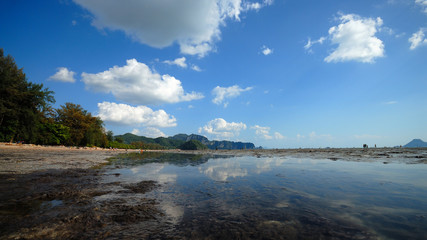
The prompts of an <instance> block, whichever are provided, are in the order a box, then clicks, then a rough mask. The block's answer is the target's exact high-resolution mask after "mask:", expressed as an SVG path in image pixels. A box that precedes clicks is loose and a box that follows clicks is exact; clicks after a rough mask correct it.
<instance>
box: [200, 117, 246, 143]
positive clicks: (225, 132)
mask: <svg viewBox="0 0 427 240" xmlns="http://www.w3.org/2000/svg"><path fill="white" fill-rule="evenodd" d="M245 129H246V124H244V123H242V122H240V123H235V122H231V123H228V122H227V121H225V120H224V119H222V118H216V119H214V120H211V121H209V122H208V123H207V124H206V125H205V126H203V127H201V128H199V133H206V134H211V135H214V136H216V137H221V138H226V139H230V138H233V137H236V136H239V134H240V131H242V130H245Z"/></svg>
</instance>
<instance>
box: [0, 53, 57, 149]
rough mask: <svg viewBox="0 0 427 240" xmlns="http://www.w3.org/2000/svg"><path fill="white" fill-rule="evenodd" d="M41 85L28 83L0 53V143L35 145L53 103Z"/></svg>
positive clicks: (46, 90) (6, 57)
mask: <svg viewBox="0 0 427 240" xmlns="http://www.w3.org/2000/svg"><path fill="white" fill-rule="evenodd" d="M52 94H53V92H52V91H49V89H48V88H43V84H35V83H31V82H28V81H27V78H26V76H25V73H24V72H23V69H22V68H21V69H19V68H18V66H17V65H16V63H15V60H14V59H13V57H11V56H10V55H8V56H4V52H3V49H0V141H13V140H23V141H26V142H31V143H36V142H37V140H38V139H39V137H40V131H41V124H42V122H43V118H44V117H45V113H46V111H47V110H48V109H49V108H50V107H51V104H52V103H54V102H55V99H54V98H53V95H52Z"/></svg>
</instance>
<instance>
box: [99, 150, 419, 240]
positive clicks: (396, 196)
mask: <svg viewBox="0 0 427 240" xmlns="http://www.w3.org/2000/svg"><path fill="white" fill-rule="evenodd" d="M111 164H112V166H113V168H112V170H110V171H109V172H110V173H111V174H110V175H107V176H106V177H105V179H104V181H105V182H115V181H119V182H124V183H136V182H140V181H146V180H154V181H156V182H158V183H159V184H160V187H159V188H157V189H156V190H154V191H152V192H150V193H147V194H145V195H144V197H152V198H155V199H157V201H158V203H159V207H160V208H161V210H162V211H163V212H164V213H165V217H164V219H163V220H162V221H164V223H166V224H165V226H166V227H167V228H170V229H172V231H169V233H170V234H172V235H173V236H165V237H178V238H181V237H183V238H193V239H199V238H221V239H239V238H241V239H244V238H265V239H296V238H304V239H305V238H313V239H319V238H340V239H355V238H356V239H378V238H380V239H427V228H426V226H427V219H426V218H427V174H426V173H427V171H426V170H427V165H426V164H404V163H389V164H384V163H383V162H382V161H378V162H376V161H369V162H358V161H340V160H338V161H332V160H329V159H312V158H304V157H298V158H292V157H259V158H257V157H252V156H244V157H221V156H208V155H185V154H159V153H143V154H128V155H122V156H121V157H119V158H116V159H115V160H113V161H112V163H111ZM114 166H117V167H119V168H117V169H116V168H114ZM170 229H169V230H170Z"/></svg>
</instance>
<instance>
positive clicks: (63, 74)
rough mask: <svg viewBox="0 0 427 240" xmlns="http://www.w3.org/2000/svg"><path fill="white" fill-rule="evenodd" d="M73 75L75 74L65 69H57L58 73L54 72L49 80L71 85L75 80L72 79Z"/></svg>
mask: <svg viewBox="0 0 427 240" xmlns="http://www.w3.org/2000/svg"><path fill="white" fill-rule="evenodd" d="M74 74H76V73H75V72H73V71H70V70H68V69H67V68H65V67H59V68H58V72H56V73H55V74H54V75H52V76H50V77H49V80H52V81H58V82H70V83H73V82H75V81H76V79H74Z"/></svg>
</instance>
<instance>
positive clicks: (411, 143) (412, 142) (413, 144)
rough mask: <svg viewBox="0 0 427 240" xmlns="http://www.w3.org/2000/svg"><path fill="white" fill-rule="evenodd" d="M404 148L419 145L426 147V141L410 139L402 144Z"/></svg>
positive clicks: (417, 146)
mask: <svg viewBox="0 0 427 240" xmlns="http://www.w3.org/2000/svg"><path fill="white" fill-rule="evenodd" d="M403 147H405V148H419V147H427V142H424V141H423V140H421V139H414V140H412V141H410V142H409V143H408V144H406V145H404V146H403Z"/></svg>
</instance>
